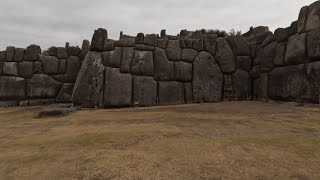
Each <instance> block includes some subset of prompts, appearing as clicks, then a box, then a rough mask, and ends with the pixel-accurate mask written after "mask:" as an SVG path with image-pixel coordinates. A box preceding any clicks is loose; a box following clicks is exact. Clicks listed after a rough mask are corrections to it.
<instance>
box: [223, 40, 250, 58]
mask: <svg viewBox="0 0 320 180" xmlns="http://www.w3.org/2000/svg"><path fill="white" fill-rule="evenodd" d="M227 41H228V43H229V44H230V46H231V48H232V51H233V54H234V55H236V56H250V47H249V42H248V41H247V39H246V38H245V37H243V36H228V37H227Z"/></svg>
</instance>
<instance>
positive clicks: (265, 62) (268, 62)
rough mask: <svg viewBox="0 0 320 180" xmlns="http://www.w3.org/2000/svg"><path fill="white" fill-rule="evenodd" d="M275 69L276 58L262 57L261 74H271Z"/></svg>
mask: <svg viewBox="0 0 320 180" xmlns="http://www.w3.org/2000/svg"><path fill="white" fill-rule="evenodd" d="M273 67H274V57H262V58H261V62H260V70H261V72H270V71H272V69H273Z"/></svg>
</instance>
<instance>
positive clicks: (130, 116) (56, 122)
mask: <svg viewBox="0 0 320 180" xmlns="http://www.w3.org/2000/svg"><path fill="white" fill-rule="evenodd" d="M41 108H42V107H19V108H8V109H0V179H1V180H6V179H30V180H31V179H32V180H37V179H41V180H42V179H44V180H51V179H53V180H55V179H57V180H58V179H59V180H61V179H92V180H100V179H101V180H102V179H213V180H218V179H261V180H262V179H263V180H264V179H279V180H285V179H297V180H308V179H320V111H319V108H318V107H311V106H310V107H309V106H304V107H290V106H287V105H281V104H278V103H260V102H233V103H219V104H195V105H184V106H170V107H153V108H132V109H118V110H82V111H79V112H77V113H74V114H72V115H69V116H67V117H57V118H43V119H38V118H36V113H37V112H38V111H39V110H40V109H41Z"/></svg>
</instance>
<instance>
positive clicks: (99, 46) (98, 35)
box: [68, 28, 108, 54]
mask: <svg viewBox="0 0 320 180" xmlns="http://www.w3.org/2000/svg"><path fill="white" fill-rule="evenodd" d="M107 39H108V32H107V30H106V29H103V28H99V29H97V30H95V31H94V34H93V36H92V40H91V46H90V50H91V51H103V50H104V43H105V41H106V40H107ZM68 54H69V53H68Z"/></svg>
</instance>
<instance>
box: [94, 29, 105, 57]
mask: <svg viewBox="0 0 320 180" xmlns="http://www.w3.org/2000/svg"><path fill="white" fill-rule="evenodd" d="M107 39H108V32H107V30H105V29H102V28H99V29H97V30H95V31H94V34H93V36H92V40H91V47H90V50H91V51H103V50H104V43H105V41H106V40H107Z"/></svg>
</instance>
